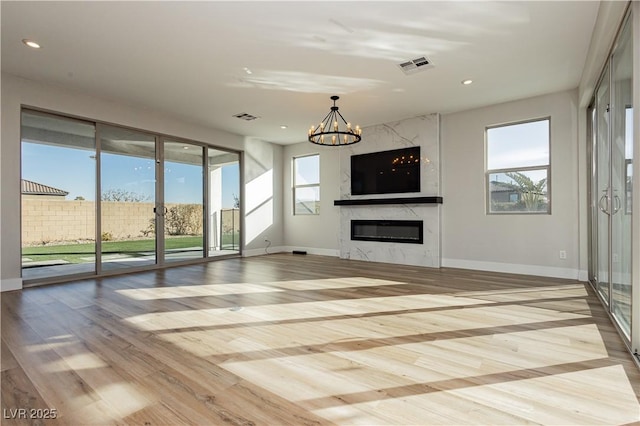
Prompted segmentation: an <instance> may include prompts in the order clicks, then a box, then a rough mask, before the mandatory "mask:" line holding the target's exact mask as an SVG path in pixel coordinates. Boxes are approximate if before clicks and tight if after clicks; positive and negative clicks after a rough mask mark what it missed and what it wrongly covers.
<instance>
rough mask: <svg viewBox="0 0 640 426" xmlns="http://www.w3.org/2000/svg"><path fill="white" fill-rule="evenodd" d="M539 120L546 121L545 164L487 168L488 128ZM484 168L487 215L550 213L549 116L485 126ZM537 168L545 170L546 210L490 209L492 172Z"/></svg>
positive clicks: (523, 170) (522, 170) (532, 169)
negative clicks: (547, 154)
mask: <svg viewBox="0 0 640 426" xmlns="http://www.w3.org/2000/svg"><path fill="white" fill-rule="evenodd" d="M539 121H547V122H548V132H549V134H548V136H547V143H548V148H549V149H548V151H549V156H548V161H547V164H540V165H534V166H525V167H506V168H500V169H489V130H490V129H497V128H501V127H508V126H517V125H520V124H527V123H535V122H539ZM484 151H485V152H484V170H485V179H484V180H485V214H487V215H517V214H524V215H551V116H544V117H538V118H531V119H527V120H520V121H510V122H507V123H501V124H494V125H491V126H486V127H485V130H484ZM538 170H544V171H546V174H547V183H546V187H547V193H546V194H547V209H546V210H542V211H527V210H522V211H492V210H491V175H492V174H499V173H510V172H531V171H538Z"/></svg>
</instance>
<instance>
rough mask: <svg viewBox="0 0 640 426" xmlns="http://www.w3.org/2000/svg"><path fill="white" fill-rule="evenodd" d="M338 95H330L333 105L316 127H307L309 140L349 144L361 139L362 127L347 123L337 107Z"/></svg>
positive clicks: (319, 143)
mask: <svg viewBox="0 0 640 426" xmlns="http://www.w3.org/2000/svg"><path fill="white" fill-rule="evenodd" d="M338 99H340V97H339V96H332V97H331V100H332V101H333V106H332V107H331V110H330V111H329V113H328V114H327V116H326V117H325V118H323V119H322V121H321V122H320V125H319V126H318V127H316V126H315V125H314V126H311V128H310V129H309V142H311V143H315V144H317V145H330V146H331V145H335V146H343V145H351V144H354V143H358V142H360V140H361V139H362V136H361V135H362V129H361V128H360V126H356V127H355V128H352V127H351V123H347V120H345V119H344V117H343V116H342V114H340V111H338V107H337V106H336V101H337V100H338Z"/></svg>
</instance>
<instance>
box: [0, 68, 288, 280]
mask: <svg viewBox="0 0 640 426" xmlns="http://www.w3.org/2000/svg"><path fill="white" fill-rule="evenodd" d="M1 80H2V81H1V91H2V108H1V120H2V121H1V124H2V131H1V143H0V157H1V162H0V177H1V187H0V189H1V199H2V204H1V206H0V279H1V281H0V290H2V291H6V290H11V289H17V288H21V287H22V280H21V279H20V272H21V270H20V269H21V267H20V108H21V105H24V106H30V107H35V108H41V109H46V110H51V111H55V112H59V113H62V114H68V115H73V116H78V117H84V118H88V119H93V120H98V121H105V122H110V123H114V124H119V125H124V126H130V127H134V128H138V129H142V130H148V131H153V132H157V133H163V134H166V135H171V136H175V137H180V138H187V139H193V140H197V141H201V142H206V143H209V144H211V145H215V146H218V147H224V148H231V149H235V150H245V168H244V181H245V190H244V195H245V197H246V198H247V199H250V198H251V199H256V197H255V196H254V195H255V194H254V191H255V188H256V184H255V182H257V181H256V179H257V178H260V180H259V183H260V186H261V187H262V188H263V189H264V188H269V189H270V191H271V192H270V195H269V197H270V203H268V205H266V207H265V205H264V204H263V205H261V209H262V211H263V212H264V211H265V210H266V209H267V208H270V210H269V212H270V216H269V218H268V221H265V220H262V221H261V222H260V223H256V221H255V218H257V215H254V216H253V218H250V217H249V215H248V214H247V219H246V222H247V223H246V224H245V225H246V231H247V233H248V232H249V231H251V232H253V233H254V234H255V235H254V236H253V238H252V239H251V240H250V241H249V240H247V244H246V246H245V249H246V251H245V253H246V254H251V253H252V251H253V250H260V249H261V248H262V247H264V241H263V239H261V237H262V236H263V235H269V237H270V238H271V239H272V243H273V244H275V245H281V244H282V201H281V200H282V185H281V184H280V182H282V147H280V146H277V145H273V144H270V143H267V142H263V141H260V140H256V139H248V138H243V137H242V136H239V135H234V134H231V133H227V132H224V131H220V130H217V129H213V128H209V127H205V126H199V125H195V124H192V123H187V122H185V121H182V120H180V119H177V118H174V117H170V116H167V115H165V114H162V113H158V112H155V111H153V110H151V109H149V108H137V107H134V106H130V105H125V104H120V103H117V102H113V101H110V100H105V99H99V98H95V97H92V96H88V95H86V94H82V93H78V92H72V91H68V90H65V89H62V88H60V87H56V86H50V85H46V84H43V83H39V82H34V81H30V80H25V79H22V78H19V77H15V76H12V75H8V74H5V73H3V74H2V77H1ZM252 183H253V185H252ZM252 196H254V197H253V198H252ZM247 213H250V212H247ZM245 237H246V236H245Z"/></svg>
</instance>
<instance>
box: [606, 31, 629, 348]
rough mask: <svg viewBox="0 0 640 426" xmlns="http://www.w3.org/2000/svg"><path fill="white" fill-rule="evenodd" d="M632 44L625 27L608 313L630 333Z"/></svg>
mask: <svg viewBox="0 0 640 426" xmlns="http://www.w3.org/2000/svg"><path fill="white" fill-rule="evenodd" d="M632 78H633V40H632V36H631V21H630V20H628V21H627V23H626V25H624V27H623V29H622V32H621V33H620V37H619V40H618V43H617V45H616V48H615V50H614V52H613V55H612V58H611V89H612V90H611V104H612V117H611V118H612V120H611V123H612V128H611V166H610V167H611V185H610V188H611V313H612V315H613V316H614V318H616V320H617V322H618V323H619V324H620V327H621V328H622V330H623V331H624V333H625V334H626V335H627V337H629V336H630V330H631V261H632V259H631V218H632V212H631V175H632V171H631V161H632V158H633V119H632V112H633V81H632Z"/></svg>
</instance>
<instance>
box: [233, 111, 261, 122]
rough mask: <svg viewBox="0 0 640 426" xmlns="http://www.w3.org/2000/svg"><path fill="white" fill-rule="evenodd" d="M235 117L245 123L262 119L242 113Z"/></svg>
mask: <svg viewBox="0 0 640 426" xmlns="http://www.w3.org/2000/svg"><path fill="white" fill-rule="evenodd" d="M234 117H235V118H239V119H240V120H244V121H252V120H257V119H258V118H260V117H256V116H255V115H251V114H247V113H246V112H241V113H240V114H236V115H234Z"/></svg>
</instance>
